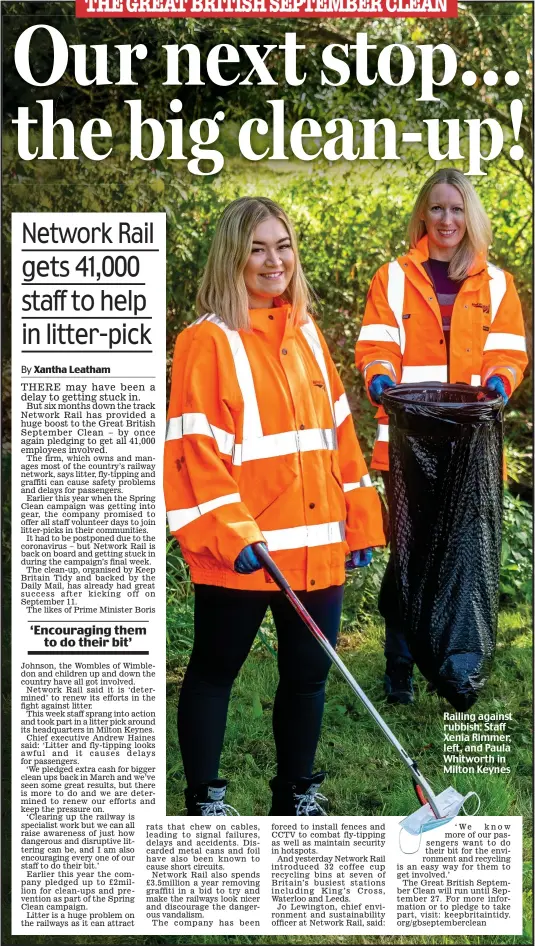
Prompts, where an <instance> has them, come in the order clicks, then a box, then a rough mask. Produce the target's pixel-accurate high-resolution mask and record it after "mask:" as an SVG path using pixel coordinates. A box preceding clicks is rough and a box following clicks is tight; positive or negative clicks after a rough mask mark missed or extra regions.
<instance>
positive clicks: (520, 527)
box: [500, 489, 533, 604]
mask: <svg viewBox="0 0 535 946" xmlns="http://www.w3.org/2000/svg"><path fill="white" fill-rule="evenodd" d="M532 548H533V519H532V511H531V508H530V506H528V505H527V503H524V502H522V500H521V499H518V497H516V496H512V495H511V493H510V492H509V490H507V489H506V490H505V492H504V516H503V541H502V570H501V580H500V594H501V595H502V597H503V598H505V599H507V600H508V602H509V603H511V602H513V601H514V602H515V603H516V604H520V603H521V602H524V601H528V602H531V601H532V599H533V584H532V576H533V558H532Z"/></svg>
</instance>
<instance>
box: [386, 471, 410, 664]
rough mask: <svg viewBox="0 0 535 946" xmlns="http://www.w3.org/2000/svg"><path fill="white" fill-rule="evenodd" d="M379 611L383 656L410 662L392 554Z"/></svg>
mask: <svg viewBox="0 0 535 946" xmlns="http://www.w3.org/2000/svg"><path fill="white" fill-rule="evenodd" d="M382 475H383V480H384V484H385V490H386V498H387V502H388V508H389V509H390V507H391V503H390V473H389V471H388V470H383V473H382ZM379 613H380V615H381V616H382V617H383V618H384V622H385V657H401V658H402V659H403V660H409V661H411V662H412V655H411V652H410V650H409V645H408V644H407V640H406V637H405V634H404V632H403V620H402V617H401V612H400V607H399V596H398V589H397V585H396V576H395V574H394V563H393V561H392V555H391V556H390V558H389V559H388V563H387V566H386V568H385V573H384V575H383V581H382V583H381V590H380V592H379Z"/></svg>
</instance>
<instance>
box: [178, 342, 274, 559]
mask: <svg viewBox="0 0 535 946" xmlns="http://www.w3.org/2000/svg"><path fill="white" fill-rule="evenodd" d="M223 346H227V347H228V342H227V341H226V339H225V337H224V336H223V334H222V333H221V339H220V340H219V345H218V344H217V342H216V339H215V338H214V336H213V332H212V331H211V329H210V327H209V326H206V327H205V326H202V325H201V326H192V327H191V328H188V329H186V330H185V331H184V332H182V333H181V335H179V337H178V339H177V344H176V348H175V354H174V358H173V373H172V382H171V395H170V399H169V414H168V422H167V436H166V443H165V453H164V492H165V503H166V508H167V516H168V521H169V529H170V531H171V532H172V533H173V535H174V536H175V538H176V539H177V540H178V541H179V542H180V544H181V545H182V546H183V547H184V548H185V549H186V550H187V552H188V553H189V554H190V555H194V556H209V557H212V558H215V559H216V560H217V561H218V562H219V563H222V564H223V565H224V566H226V567H227V568H230V569H232V568H233V566H234V562H235V560H236V558H237V556H238V555H239V553H240V552H241V551H242V549H243V548H245V546H246V545H250V544H251V543H252V542H262V541H263V536H262V533H261V531H260V529H259V528H258V526H257V524H256V522H255V520H254V519H253V517H252V516H251V514H250V513H249V511H248V509H247V507H246V506H245V505H244V503H243V502H242V500H241V497H240V492H239V488H238V484H237V482H236V480H235V479H234V478H233V476H232V472H231V470H232V462H231V461H232V453H233V448H234V442H235V437H236V434H237V433H238V432H237V431H236V430H235V424H234V412H233V410H232V403H233V400H235V399H236V397H239V395H237V394H236V392H235V391H234V390H233V382H234V369H233V364H232V359H231V357H230V351H229V353H228V364H226V363H225V361H224V357H225V352H224V351H223V352H222V350H221V349H222V347H223ZM222 358H223V363H222ZM238 410H239V407H238ZM238 410H237V411H236V413H238Z"/></svg>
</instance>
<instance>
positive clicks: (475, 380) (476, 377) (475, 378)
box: [470, 374, 481, 388]
mask: <svg viewBox="0 0 535 946" xmlns="http://www.w3.org/2000/svg"><path fill="white" fill-rule="evenodd" d="M470 384H471V385H472V387H473V388H479V387H480V385H481V375H480V374H473V375H472V377H471V378H470Z"/></svg>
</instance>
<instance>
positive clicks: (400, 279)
mask: <svg viewBox="0 0 535 946" xmlns="http://www.w3.org/2000/svg"><path fill="white" fill-rule="evenodd" d="M387 297H388V305H389V306H390V308H391V309H392V312H393V313H394V318H395V320H396V322H397V323H398V328H399V347H400V349H401V354H403V352H404V351H405V326H404V325H403V301H404V298H405V273H404V272H403V267H402V266H401V265H400V264H399V263H398V261H397V260H394V262H393V263H389V264H388V291H387Z"/></svg>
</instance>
